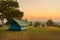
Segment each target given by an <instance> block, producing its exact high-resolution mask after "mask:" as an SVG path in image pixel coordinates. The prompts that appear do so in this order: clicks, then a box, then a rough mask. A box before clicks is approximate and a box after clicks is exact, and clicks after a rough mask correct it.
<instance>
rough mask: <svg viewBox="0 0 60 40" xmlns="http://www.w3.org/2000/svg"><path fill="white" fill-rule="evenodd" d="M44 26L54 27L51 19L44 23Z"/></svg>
mask: <svg viewBox="0 0 60 40" xmlns="http://www.w3.org/2000/svg"><path fill="white" fill-rule="evenodd" d="M46 25H47V26H54V22H53V21H52V20H51V19H49V20H48V21H47V22H46Z"/></svg>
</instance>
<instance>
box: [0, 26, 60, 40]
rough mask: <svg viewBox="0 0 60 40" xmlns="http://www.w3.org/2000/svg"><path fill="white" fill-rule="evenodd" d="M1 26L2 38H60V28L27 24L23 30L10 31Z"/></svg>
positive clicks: (48, 39) (22, 39)
mask: <svg viewBox="0 0 60 40" xmlns="http://www.w3.org/2000/svg"><path fill="white" fill-rule="evenodd" d="M8 28H9V27H6V26H3V27H0V40H60V28H57V27H51V26H50V27H44V28H43V27H36V28H34V27H33V26H27V27H26V28H27V29H26V30H23V31H10V30H8Z"/></svg>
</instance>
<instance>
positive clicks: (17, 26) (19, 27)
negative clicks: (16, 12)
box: [6, 19, 26, 30]
mask: <svg viewBox="0 0 60 40" xmlns="http://www.w3.org/2000/svg"><path fill="white" fill-rule="evenodd" d="M6 24H7V25H10V27H9V30H24V29H26V28H25V26H24V25H20V24H21V23H20V24H18V23H17V22H16V21H15V20H14V19H10V20H9V21H8V22H7V23H6Z"/></svg>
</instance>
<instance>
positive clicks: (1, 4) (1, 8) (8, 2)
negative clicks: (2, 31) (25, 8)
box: [0, 0, 23, 19]
mask: <svg viewBox="0 0 60 40" xmlns="http://www.w3.org/2000/svg"><path fill="white" fill-rule="evenodd" d="M18 8H19V4H18V2H17V0H15V1H14V0H5V1H4V0H1V1H0V13H2V15H3V16H5V17H6V18H7V19H10V18H14V17H15V16H16V14H17V15H18V16H19V15H20V18H22V17H23V12H22V11H20V10H19V9H18Z"/></svg>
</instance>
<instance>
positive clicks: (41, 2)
mask: <svg viewBox="0 0 60 40" xmlns="http://www.w3.org/2000/svg"><path fill="white" fill-rule="evenodd" d="M18 2H19V5H20V8H19V9H20V10H21V11H23V12H24V17H23V18H25V19H28V20H32V21H46V20H48V19H52V20H53V21H60V0H18Z"/></svg>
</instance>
